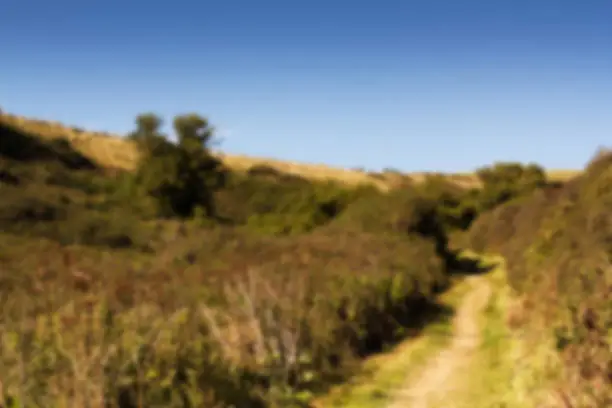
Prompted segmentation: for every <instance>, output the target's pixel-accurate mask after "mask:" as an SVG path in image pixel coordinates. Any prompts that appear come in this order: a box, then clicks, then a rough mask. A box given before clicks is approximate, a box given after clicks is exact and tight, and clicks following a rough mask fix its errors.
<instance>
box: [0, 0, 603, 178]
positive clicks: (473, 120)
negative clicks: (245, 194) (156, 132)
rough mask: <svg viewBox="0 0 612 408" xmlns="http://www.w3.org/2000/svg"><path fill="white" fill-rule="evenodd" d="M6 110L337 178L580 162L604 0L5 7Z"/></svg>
mask: <svg viewBox="0 0 612 408" xmlns="http://www.w3.org/2000/svg"><path fill="white" fill-rule="evenodd" d="M2 3H3V5H2V19H1V20H2V23H1V24H0V39H1V41H0V55H1V56H2V57H1V59H2V62H1V63H0V106H1V107H2V108H3V109H4V110H6V111H9V112H12V113H17V114H22V115H26V116H34V117H38V118H42V119H53V120H59V121H62V122H66V123H69V124H74V125H78V126H81V127H85V128H89V129H92V130H106V131H111V132H119V133H125V132H127V131H129V130H130V129H131V128H132V127H133V121H134V117H135V115H136V114H138V113H140V112H144V111H154V112H157V113H159V114H160V115H162V116H163V117H165V118H168V119H171V118H172V116H173V115H175V114H177V113H183V112H192V111H195V112H199V113H202V114H204V115H206V116H208V117H209V118H210V121H211V122H212V123H213V124H215V125H216V126H217V127H218V128H219V132H220V136H222V137H223V139H224V141H223V143H222V145H221V146H222V150H225V151H227V152H229V153H240V154H248V155H254V156H266V157H277V158H282V159H289V160H297V161H305V162H318V163H327V164H331V165H336V166H346V167H358V166H362V167H365V168H368V169H380V168H384V167H394V168H398V169H402V170H407V171H413V170H417V171H418V170H433V171H466V170H471V169H473V168H475V167H478V166H481V165H485V164H489V163H491V162H493V161H499V160H511V161H514V160H518V161H524V162H529V161H536V162H538V163H540V164H542V165H545V166H547V167H549V168H580V167H582V166H583V165H584V164H585V162H586V161H587V160H588V159H589V158H590V157H591V156H592V154H593V153H594V152H595V150H596V149H597V147H599V146H601V145H605V144H606V143H607V144H608V145H609V144H610V141H612V1H609V0H601V1H595V0H583V1H576V0H572V1H565V0H529V1H526V0H512V1H510V0H507V1H501V0H500V1H491V0H479V1H476V0H462V1H455V0H446V1H442V0H427V1H425V0H422V1H411V0H403V1H400V0H397V1H391V0H377V1H374V0H370V1H348V0H327V1H322V0H311V1H298V0H294V1H288V0H286V1H271V0H258V1H255V0H243V1H238V0H224V1H207V0H201V1H199V2H196V1H191V2H187V1H183V0H174V1H172V2H170V1H158V2H155V1H147V2H144V1H140V0H132V1H130V0H124V1H122V2H119V1H117V0H109V1H93V0H92V1H82V0H81V1H73V0H70V1H67V0H58V1H48V0H44V1H43V0H3V1H2Z"/></svg>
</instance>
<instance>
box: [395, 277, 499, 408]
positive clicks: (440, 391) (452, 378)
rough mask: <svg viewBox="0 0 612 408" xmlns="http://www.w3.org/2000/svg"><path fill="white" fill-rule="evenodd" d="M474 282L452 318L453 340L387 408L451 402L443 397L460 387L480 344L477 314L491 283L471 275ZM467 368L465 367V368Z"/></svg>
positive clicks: (481, 307) (489, 290)
mask: <svg viewBox="0 0 612 408" xmlns="http://www.w3.org/2000/svg"><path fill="white" fill-rule="evenodd" d="M467 279H469V281H470V282H469V283H470V285H471V286H472V289H471V290H470V292H469V293H468V294H467V295H466V296H465V298H464V300H463V302H462V303H461V305H460V306H459V309H458V311H457V314H456V315H455V318H454V321H453V339H452V341H451V344H450V345H449V346H448V347H447V348H446V349H444V350H442V351H441V352H440V353H439V354H438V355H436V356H435V357H433V358H432V359H431V361H429V362H427V363H426V365H425V367H424V368H423V370H422V372H420V373H419V376H418V377H417V378H415V377H413V376H411V377H410V378H409V379H408V380H407V381H406V383H405V384H404V385H403V386H402V387H401V388H400V389H399V390H398V392H397V393H396V394H395V395H394V396H393V398H392V401H391V403H390V404H388V405H387V408H430V407H434V406H451V405H452V404H451V403H450V401H448V403H444V401H445V400H444V399H445V397H447V396H450V395H451V394H452V393H451V391H453V390H455V389H457V387H461V385H462V381H461V380H462V379H463V378H465V377H464V376H462V372H463V373H466V372H467V371H466V370H464V369H465V368H467V367H468V364H469V363H470V361H471V360H472V358H473V356H474V352H475V351H476V350H477V348H478V346H479V344H480V327H479V324H478V317H479V315H480V313H481V312H482V311H483V309H484V308H485V307H486V305H487V302H488V299H489V297H490V295H491V286H490V284H489V283H488V282H487V280H486V279H485V278H483V277H470V278H467ZM462 370H464V371H462Z"/></svg>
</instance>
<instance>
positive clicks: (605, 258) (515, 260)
mask: <svg viewBox="0 0 612 408" xmlns="http://www.w3.org/2000/svg"><path fill="white" fill-rule="evenodd" d="M611 200H612V153H610V152H606V151H602V152H600V153H599V154H598V156H597V157H596V158H595V159H593V161H592V162H591V163H590V164H589V165H588V166H587V168H586V170H585V172H584V174H583V175H582V176H580V177H579V178H577V179H575V180H573V181H571V182H569V183H567V184H566V185H564V186H555V187H550V188H547V189H544V190H541V191H537V192H536V193H535V194H532V195H530V196H528V197H526V198H523V199H521V200H514V201H511V202H508V203H507V204H505V205H503V206H501V207H499V208H497V209H495V210H494V211H492V212H490V213H488V214H485V215H483V217H482V218H481V219H479V220H478V221H477V222H476V223H475V224H474V225H473V227H472V229H471V231H470V233H469V239H468V240H469V241H470V243H471V245H472V247H474V248H475V249H478V250H483V249H488V250H489V251H495V252H500V253H501V254H503V255H504V257H505V258H506V260H507V269H508V272H507V273H508V280H509V283H510V285H511V287H512V288H513V289H514V290H515V291H516V292H517V293H518V294H520V295H521V296H523V297H524V299H525V300H524V301H525V304H526V305H525V310H526V312H525V314H526V316H524V317H523V319H522V320H523V321H522V322H521V323H522V324H524V325H526V326H527V327H531V328H532V329H533V331H534V332H540V331H541V330H542V328H543V327H544V328H547V330H548V331H549V333H548V334H549V336H550V337H552V338H553V339H554V341H555V343H556V348H557V351H558V353H559V355H560V357H561V358H562V359H563V362H564V368H565V370H564V372H563V381H564V382H563V383H562V384H561V385H560V386H559V394H560V395H561V398H562V399H563V400H564V401H566V404H567V405H568V406H579V407H603V406H607V405H609V403H610V401H612V386H611V385H612V349H611V348H610V344H611V343H612V337H611V336H612V302H611V301H610V299H612V266H611V261H612V258H611V254H612V246H610V243H611V242H612V240H611V237H612V229H611V226H612V213H611V212H610V208H612V207H610V204H611V203H612V201H611Z"/></svg>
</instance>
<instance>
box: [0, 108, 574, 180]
mask: <svg viewBox="0 0 612 408" xmlns="http://www.w3.org/2000/svg"><path fill="white" fill-rule="evenodd" d="M0 123H4V124H7V125H11V126H15V127H18V128H19V129H21V130H23V131H24V132H29V133H32V134H36V135H39V136H41V137H44V138H62V139H67V140H69V141H70V142H71V143H72V144H73V146H74V148H75V149H76V150H77V151H79V152H81V153H82V154H83V155H85V156H87V157H89V158H91V159H92V160H93V161H95V162H96V163H98V164H99V165H101V166H104V167H108V168H115V169H124V170H131V169H133V168H134V167H135V165H136V162H137V160H138V152H137V150H136V149H135V147H134V145H133V144H132V143H130V142H129V141H127V140H125V139H124V138H121V137H120V136H118V135H112V134H109V133H105V132H95V131H89V130H84V129H80V128H76V127H73V126H69V125H65V124H61V123H58V122H48V121H41V120H36V119H31V118H26V117H22V116H18V115H12V114H8V113H2V114H0ZM219 156H220V158H221V159H222V160H223V162H224V163H225V164H226V165H227V166H229V167H230V168H232V169H236V170H240V171H247V170H249V169H251V168H253V167H257V166H266V167H271V168H273V169H275V170H278V171H281V172H285V173H289V174H294V175H297V176H301V177H305V178H309V179H315V180H327V179H331V180H336V181H340V182H342V183H346V184H349V185H359V184H363V183H365V184H372V185H375V186H377V187H379V188H382V189H388V188H391V187H393V186H396V185H401V184H402V183H404V182H406V181H416V182H420V181H422V180H423V179H424V178H425V177H426V176H427V174H426V173H411V174H400V173H397V172H394V171H386V172H382V173H371V172H366V171H360V170H350V169H342V168H334V167H330V166H326V165H316V164H305V163H294V162H287V161H281V160H275V159H267V158H256V157H249V156H239V155H228V154H223V153H219ZM577 173H578V172H577V171H574V170H549V171H548V177H549V179H551V180H553V181H566V180H568V179H570V178H572V177H574V176H576V174H577ZM445 176H446V177H448V178H449V179H451V180H452V181H454V182H456V183H458V184H460V185H461V186H464V187H474V186H478V185H479V180H478V178H477V177H476V176H475V175H474V174H469V173H466V174H448V175H445Z"/></svg>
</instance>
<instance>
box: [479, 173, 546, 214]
mask: <svg viewBox="0 0 612 408" xmlns="http://www.w3.org/2000/svg"><path fill="white" fill-rule="evenodd" d="M476 174H477V176H478V178H479V179H480V181H481V182H482V190H481V192H480V194H479V202H480V211H486V210H489V209H491V208H494V207H496V206H498V205H500V204H502V203H504V202H507V201H509V200H511V199H513V198H515V197H518V196H522V195H526V194H529V193H531V192H532V191H533V190H535V189H537V188H540V187H544V186H545V185H546V184H547V182H546V172H545V171H544V169H542V168H541V167H540V166H538V165H536V164H528V165H522V164H520V163H496V164H495V165H493V166H491V167H483V168H481V169H479V170H478V171H477V172H476Z"/></svg>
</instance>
